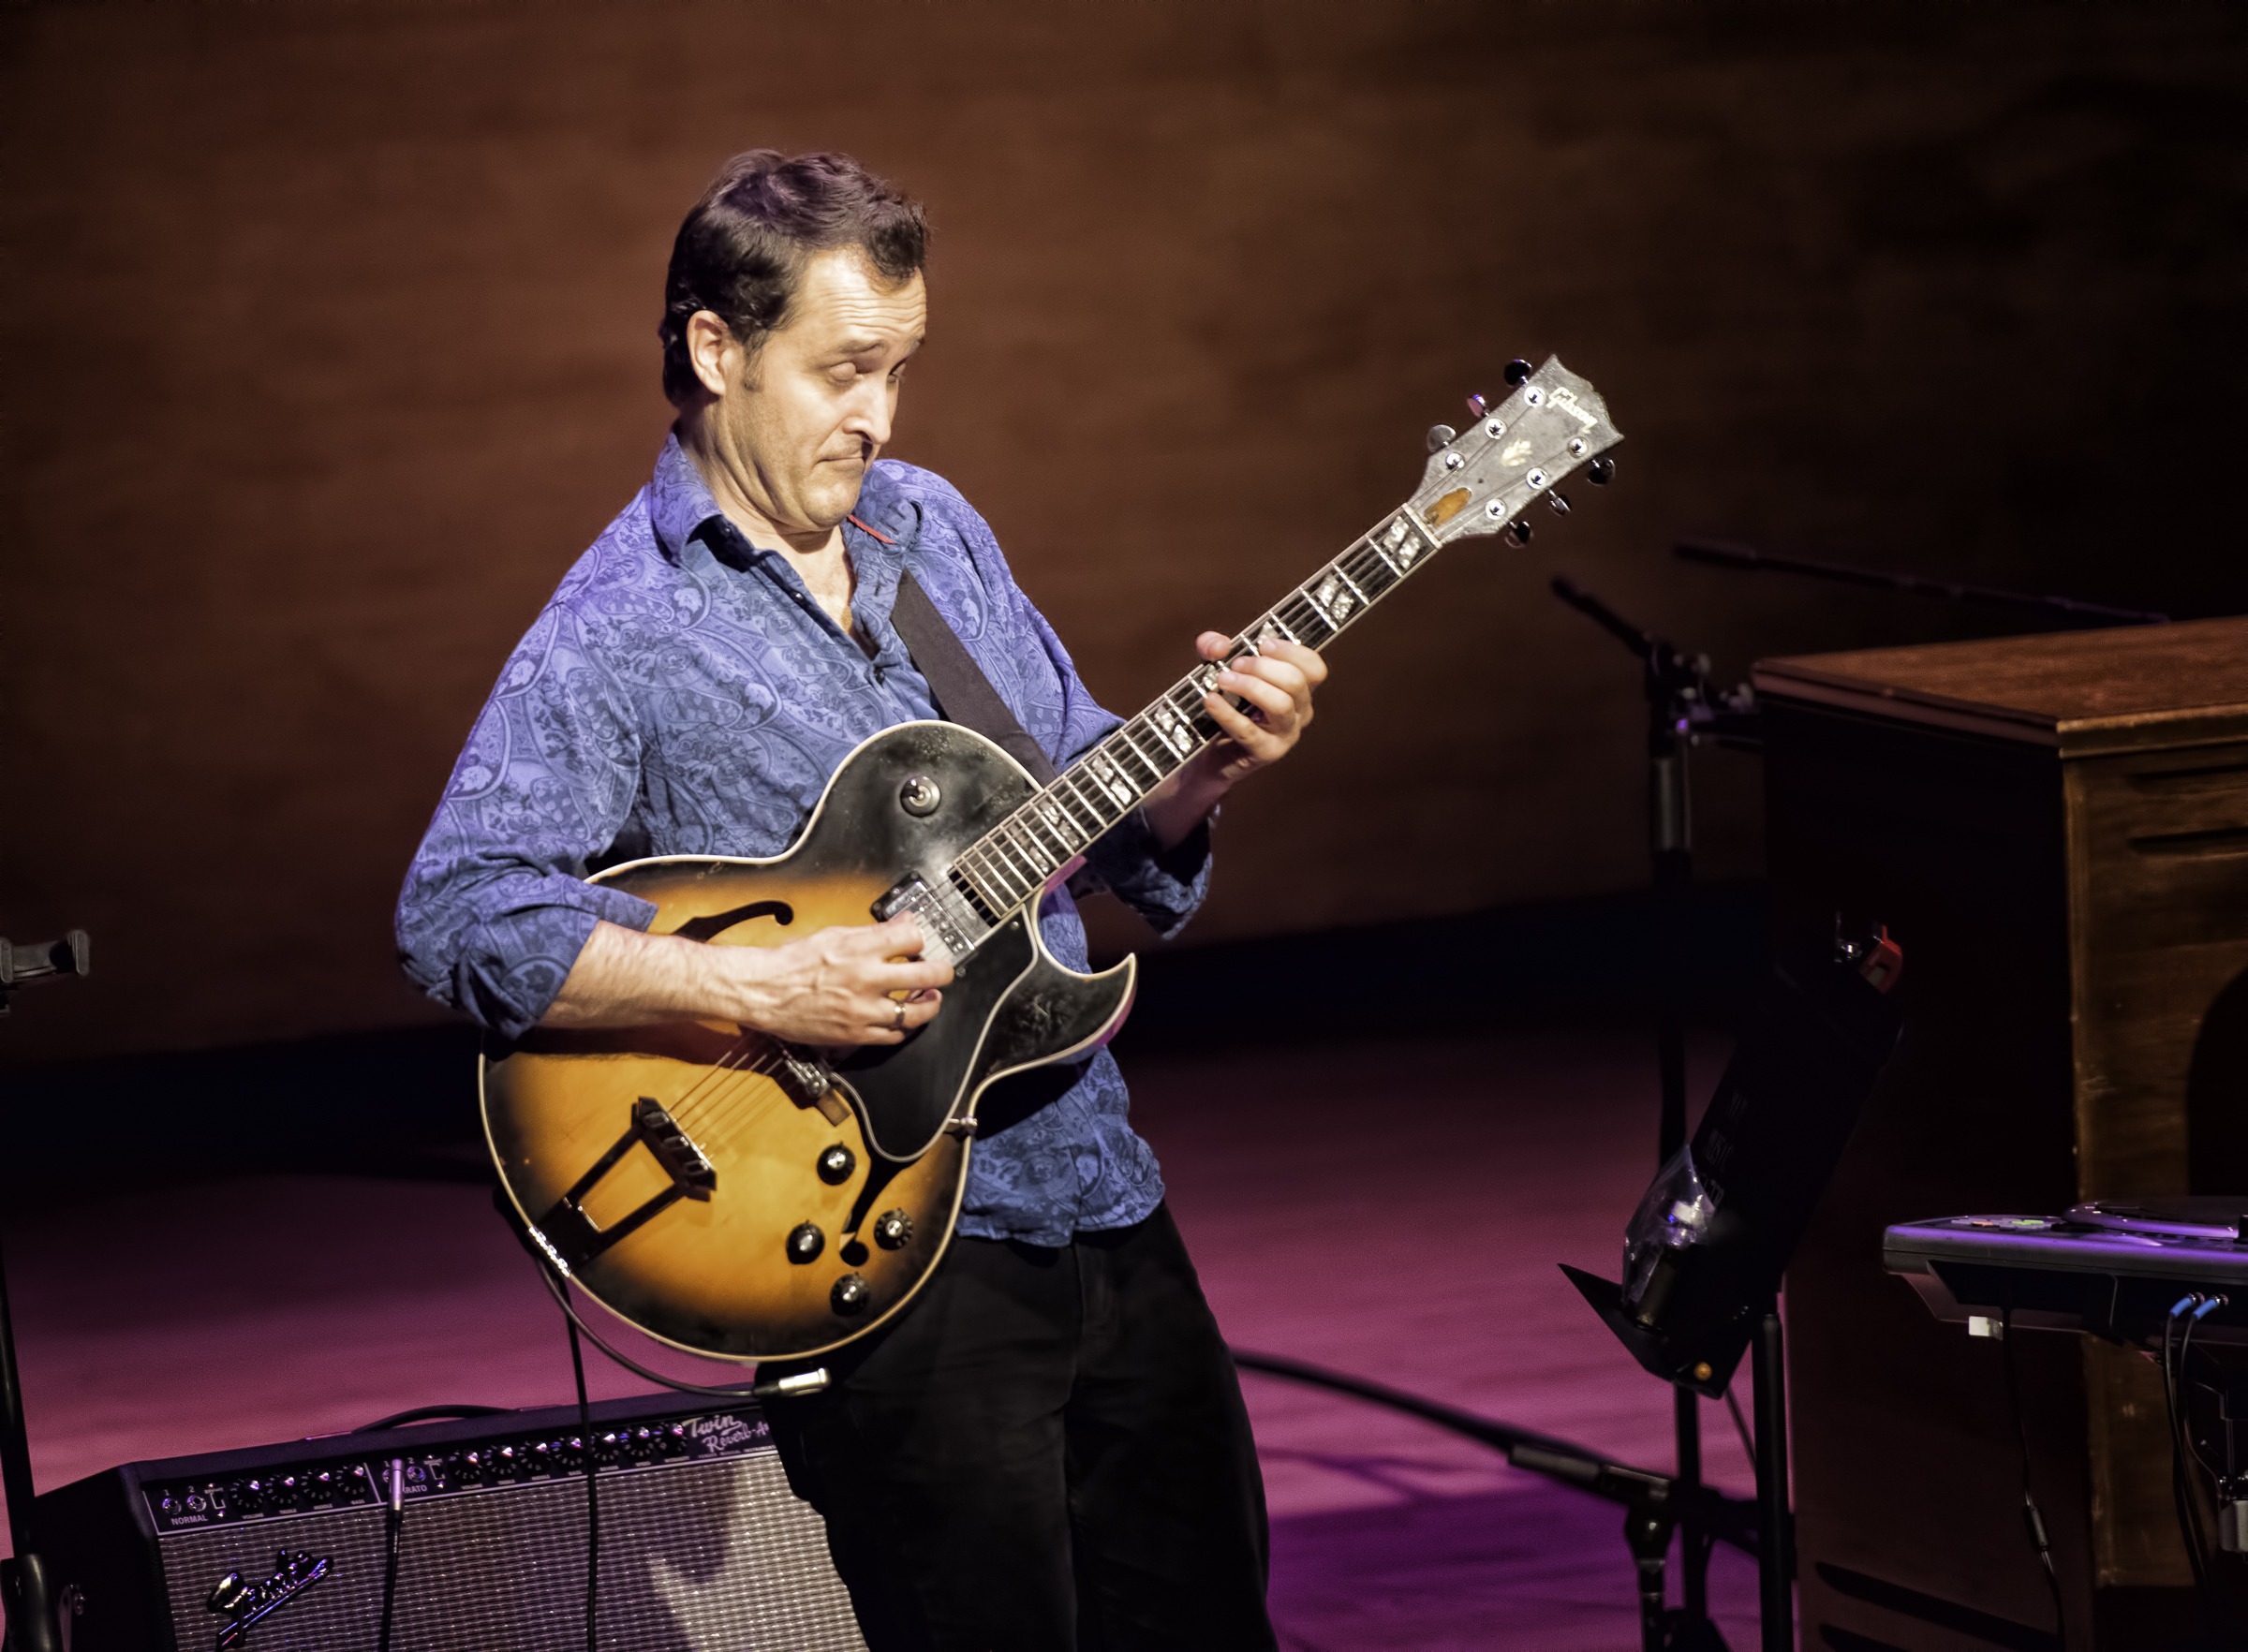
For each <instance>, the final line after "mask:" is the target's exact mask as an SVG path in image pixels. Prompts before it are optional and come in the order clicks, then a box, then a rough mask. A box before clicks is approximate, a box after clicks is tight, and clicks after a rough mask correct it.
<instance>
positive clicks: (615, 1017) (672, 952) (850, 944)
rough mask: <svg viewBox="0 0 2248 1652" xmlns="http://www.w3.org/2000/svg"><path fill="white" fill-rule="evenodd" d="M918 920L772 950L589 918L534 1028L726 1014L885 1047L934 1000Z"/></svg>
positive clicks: (774, 1028) (803, 1034) (937, 976)
mask: <svg viewBox="0 0 2248 1652" xmlns="http://www.w3.org/2000/svg"><path fill="white" fill-rule="evenodd" d="M921 946H922V941H921V926H920V924H919V923H918V922H916V921H915V920H914V918H913V916H912V914H910V913H904V914H901V915H899V916H898V917H895V918H893V919H891V920H890V921H889V922H886V923H874V924H866V925H862V926H856V927H839V928H835V929H822V930H821V931H819V932H818V933H816V934H813V935H807V936H806V937H804V938H803V939H802V940H794V941H789V942H787V943H786V944H784V945H781V946H777V947H721V946H709V945H705V944H704V943H702V942H700V941H690V940H682V939H680V938H679V937H676V936H662V935H643V934H641V933H640V932H639V931H638V930H633V929H626V928H624V927H623V926H622V925H619V924H614V923H607V922H603V923H597V924H596V925H594V930H593V934H592V935H591V936H589V937H586V941H585V945H584V949H583V950H582V951H580V952H579V953H578V957H577V962H576V963H575V964H573V965H572V966H570V971H569V980H567V981H564V982H563V983H562V990H561V992H560V993H558V994H556V995H555V1001H554V1003H553V1005H552V1006H551V1007H549V1009H548V1010H547V1012H546V1015H545V1017H544V1018H543V1019H542V1020H541V1021H540V1025H542V1026H553V1027H597V1026H644V1025H648V1024H650V1023H653V1022H661V1021H687V1020H702V1021H731V1022H734V1023H737V1024H738V1025H743V1026H747V1027H754V1028H755V1029H756V1030H758V1031H759V1032H762V1033H769V1034H771V1035H772V1036H773V1037H775V1038H778V1039H786V1040H789V1041H790V1042H791V1043H798V1044H812V1045H826V1046H833V1045H840V1044H895V1043H900V1042H903V1041H904V1040H905V1037H906V1035H907V1034H908V1033H910V1032H911V1031H912V1030H913V1029H914V1028H915V1027H918V1026H924V1025H927V1024H928V1022H929V1021H930V1019H931V1018H932V1017H934V1016H935V1015H936V1013H937V1011H938V1010H939V1008H941V1007H942V1003H943V997H942V995H941V994H940V993H939V991H938V989H939V987H942V986H945V985H947V984H948V983H949V982H950V981H952V979H953V968H952V966H951V965H949V964H939V963H928V962H923V961H920V960H918V958H917V956H916V955H917V954H918V953H919V952H920V951H921Z"/></svg>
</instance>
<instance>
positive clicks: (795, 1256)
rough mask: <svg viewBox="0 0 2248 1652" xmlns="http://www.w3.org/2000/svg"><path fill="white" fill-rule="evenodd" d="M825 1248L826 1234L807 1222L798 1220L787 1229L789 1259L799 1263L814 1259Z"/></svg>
mask: <svg viewBox="0 0 2248 1652" xmlns="http://www.w3.org/2000/svg"><path fill="white" fill-rule="evenodd" d="M826 1248H827V1235H826V1234H825V1233H822V1232H821V1231H820V1230H819V1229H818V1228H815V1227H813V1226H812V1224H811V1223H809V1222H798V1223H797V1224H796V1225H795V1227H793V1228H791V1230H790V1231H789V1260H790V1261H792V1262H795V1263H797V1264H799V1265H802V1264H803V1263H805V1262H808V1261H813V1260H815V1259H816V1258H817V1257H818V1256H819V1254H820V1253H821V1251H822V1250H825V1249H826Z"/></svg>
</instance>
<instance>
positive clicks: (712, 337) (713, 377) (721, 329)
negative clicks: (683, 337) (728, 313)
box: [687, 310, 741, 396]
mask: <svg viewBox="0 0 2248 1652" xmlns="http://www.w3.org/2000/svg"><path fill="white" fill-rule="evenodd" d="M740 352H741V342H740V341H739V340H738V339H736V338H735V337H734V336H733V329H732V328H731V327H729V326H727V325H726V323H725V322H723V321H721V320H720V319H718V317H717V313H716V312H715V311H711V310H697V311H696V312H695V313H694V314H693V315H691V316H689V317H688V318H687V359H688V361H689V362H690V363H691V364H692V365H693V367H694V370H695V378H696V380H697V381H698V382H699V383H700V384H701V385H702V388H703V389H704V390H706V391H709V392H710V393H711V394H712V395H714V396H722V395H724V394H725V393H726V386H727V382H728V377H727V369H728V368H729V367H732V366H734V365H735V364H736V363H735V361H734V358H735V357H736V356H738V355H739V354H740Z"/></svg>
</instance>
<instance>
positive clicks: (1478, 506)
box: [1412, 356, 1623, 541]
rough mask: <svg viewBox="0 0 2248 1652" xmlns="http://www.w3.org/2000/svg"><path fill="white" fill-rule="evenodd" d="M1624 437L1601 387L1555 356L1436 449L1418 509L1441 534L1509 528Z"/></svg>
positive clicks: (1416, 496)
mask: <svg viewBox="0 0 2248 1652" xmlns="http://www.w3.org/2000/svg"><path fill="white" fill-rule="evenodd" d="M1439 434H1440V435H1441V434H1442V433H1441V432H1440V433H1439ZM1430 439H1431V440H1434V439H1435V438H1434V437H1433V436H1432V437H1431V438H1430ZM1621 440H1623V433H1622V432H1620V431H1619V430H1618V429H1617V428H1616V426H1615V425H1614V424H1613V423H1611V422H1610V421H1609V419H1608V405H1607V404H1606V403H1605V402H1604V401H1602V400H1601V398H1600V392H1599V391H1596V390H1594V389H1593V388H1592V386H1591V385H1590V384H1589V383H1588V382H1586V381H1585V380H1584V379H1581V378H1579V377H1578V376H1576V375H1575V374H1574V373H1572V372H1570V371H1569V369H1568V368H1566V367H1564V366H1562V365H1561V362H1560V357H1558V356H1548V357H1546V364H1545V365H1544V366H1542V367H1540V368H1538V369H1537V370H1536V371H1535V372H1534V373H1531V375H1530V376H1528V377H1527V378H1525V379H1523V381H1522V382H1521V383H1520V384H1518V385H1516V387H1515V391H1514V393H1513V394H1512V395H1510V396H1508V397H1507V398H1506V399H1505V400H1504V401H1502V402H1501V403H1500V404H1499V405H1498V406H1495V407H1487V408H1486V409H1485V410H1484V413H1483V416H1482V417H1481V418H1480V419H1477V420H1475V421H1474V422H1473V423H1472V424H1470V425H1469V426H1468V427H1467V428H1466V429H1465V430H1462V431H1461V432H1459V433H1458V435H1455V436H1454V437H1453V438H1452V439H1451V440H1450V441H1449V442H1447V443H1445V444H1444V445H1443V446H1442V447H1441V448H1439V449H1438V450H1436V451H1435V453H1434V454H1432V455H1431V456H1430V458H1429V460H1428V469H1427V474H1426V475H1425V476H1424V477H1423V478H1422V479H1421V486H1420V488H1419V490H1418V491H1417V492H1416V493H1415V494H1413V496H1412V509H1413V511H1414V512H1415V513H1416V514H1417V515H1418V516H1419V517H1420V519H1421V521H1422V522H1424V523H1426V524H1427V526H1428V530H1429V532H1431V533H1432V534H1434V535H1435V536H1436V538H1437V539H1438V540H1439V541H1448V540H1452V539H1461V538H1467V537H1469V536H1470V535H1472V534H1496V533H1501V532H1503V531H1505V529H1506V528H1507V526H1508V524H1511V523H1513V522H1515V521H1516V519H1518V518H1519V517H1520V516H1521V515H1522V513H1523V511H1525V510H1527V509H1529V508H1530V507H1531V505H1533V504H1535V503H1536V502H1537V500H1538V499H1539V498H1540V497H1541V496H1546V497H1550V496H1551V495H1552V494H1553V489H1554V484H1555V483H1557V482H1559V481H1560V479H1562V478H1563V477H1565V476H1567V475H1568V474H1569V473H1570V472H1571V471H1573V470H1575V469H1578V468H1579V467H1580V466H1583V465H1590V463H1591V462H1592V461H1593V460H1594V459H1596V458H1598V457H1599V456H1600V455H1601V454H1602V453H1603V452H1605V450H1608V449H1610V448H1612V447H1614V446H1615V445H1616V444H1617V443H1618V442H1619V441H1621ZM1595 479H1599V477H1598V473H1597V472H1596V473H1595ZM1562 509H1567V507H1566V506H1565V505H1564V506H1563V507H1562ZM1524 537H1527V536H1524Z"/></svg>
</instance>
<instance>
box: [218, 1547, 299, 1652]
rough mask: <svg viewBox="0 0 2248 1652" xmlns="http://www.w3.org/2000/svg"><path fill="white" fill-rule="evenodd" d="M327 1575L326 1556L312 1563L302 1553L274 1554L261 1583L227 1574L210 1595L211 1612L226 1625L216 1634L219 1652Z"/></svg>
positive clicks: (284, 1550) (234, 1573)
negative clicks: (271, 1568)
mask: <svg viewBox="0 0 2248 1652" xmlns="http://www.w3.org/2000/svg"><path fill="white" fill-rule="evenodd" d="M327 1575H328V1556H325V1555H322V1556H320V1557H319V1558H318V1560H315V1559H314V1558H313V1557H312V1556H310V1555H308V1554H306V1553H305V1552H304V1551H303V1550H302V1549H299V1550H298V1551H297V1552H296V1553H295V1554H293V1555H292V1554H290V1553H289V1552H288V1550H287V1549H277V1550H275V1551H274V1575H273V1576H271V1577H269V1578H267V1579H266V1580H265V1581H264V1582H263V1583H251V1582H250V1581H248V1580H247V1579H246V1578H244V1576H243V1575H242V1573H241V1572H239V1571H229V1572H228V1573H227V1575H226V1576H224V1577H222V1578H220V1579H219V1580H218V1586H217V1587H216V1588H214V1589H213V1590H212V1591H211V1600H210V1601H209V1605H210V1609H211V1610H212V1611H214V1612H215V1613H217V1614H218V1615H220V1616H222V1617H224V1618H225V1619H226V1620H227V1621H226V1624H225V1625H224V1627H222V1628H221V1629H220V1630H219V1631H218V1647H219V1652H226V1649H227V1648H228V1647H229V1646H231V1645H234V1643H235V1642H237V1641H239V1640H241V1639H242V1637H243V1636H244V1635H245V1634H247V1633H249V1631H250V1625H252V1624H254V1623H256V1622H257V1621H258V1620H259V1618H261V1617H263V1616H264V1615H266V1614H267V1613H269V1612H272V1611H274V1610H275V1609H276V1608H278V1607H282V1606H286V1605H288V1603H289V1601H291V1600H295V1599H296V1598H297V1597H298V1596H299V1595H301V1594H303V1592H304V1591H305V1590H306V1589H308V1588H310V1587H312V1586H313V1585H314V1584H316V1583H318V1582H319V1581H320V1579H322V1578H324V1577H326V1576H327Z"/></svg>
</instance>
